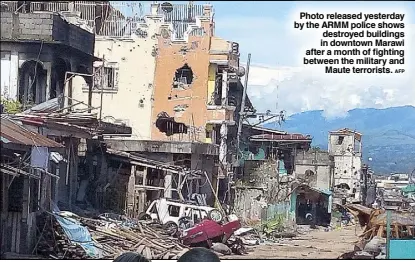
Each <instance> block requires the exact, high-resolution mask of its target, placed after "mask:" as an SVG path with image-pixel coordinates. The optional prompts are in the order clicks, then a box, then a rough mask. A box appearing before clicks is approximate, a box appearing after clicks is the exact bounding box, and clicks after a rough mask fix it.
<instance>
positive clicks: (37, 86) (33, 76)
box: [18, 60, 46, 109]
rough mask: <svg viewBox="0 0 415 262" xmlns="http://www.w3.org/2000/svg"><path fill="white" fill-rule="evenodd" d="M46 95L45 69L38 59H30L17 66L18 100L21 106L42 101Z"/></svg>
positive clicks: (28, 105)
mask: <svg viewBox="0 0 415 262" xmlns="http://www.w3.org/2000/svg"><path fill="white" fill-rule="evenodd" d="M45 96H46V70H44V68H43V67H42V65H41V63H40V62H38V61H34V60H30V61H26V62H24V63H23V65H22V66H21V67H20V68H19V95H18V97H19V102H20V103H22V105H23V107H24V108H25V109H26V108H29V107H30V106H32V105H35V104H39V103H41V102H43V101H44V98H45Z"/></svg>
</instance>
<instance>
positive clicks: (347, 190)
mask: <svg viewBox="0 0 415 262" xmlns="http://www.w3.org/2000/svg"><path fill="white" fill-rule="evenodd" d="M328 148H329V154H330V155H331V156H332V157H333V158H334V183H335V184H334V187H335V196H334V197H335V198H340V199H347V201H349V200H350V201H352V202H360V200H361V182H363V177H362V134H360V133H358V132H356V131H352V130H350V129H347V128H344V129H340V130H337V131H331V132H330V134H329V144H328ZM336 192H337V193H336Z"/></svg>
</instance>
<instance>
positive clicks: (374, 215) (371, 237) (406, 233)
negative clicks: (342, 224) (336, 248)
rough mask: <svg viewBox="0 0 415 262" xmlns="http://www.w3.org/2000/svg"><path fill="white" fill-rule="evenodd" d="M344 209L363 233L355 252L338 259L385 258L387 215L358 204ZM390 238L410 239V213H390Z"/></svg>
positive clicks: (414, 226)
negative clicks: (360, 227) (356, 221)
mask: <svg viewBox="0 0 415 262" xmlns="http://www.w3.org/2000/svg"><path fill="white" fill-rule="evenodd" d="M346 208H347V209H348V210H349V211H350V213H352V214H353V215H354V216H355V217H356V219H358V220H359V222H360V225H361V226H363V233H362V234H360V236H359V237H360V240H359V242H358V243H357V244H356V245H355V250H354V251H352V252H347V253H345V254H343V255H342V256H340V257H339V259H384V258H385V257H386V235H387V233H386V229H387V215H386V211H385V210H383V209H372V208H368V207H365V206H362V205H359V204H351V205H348V206H346ZM390 225H391V237H393V238H394V239H410V238H413V237H414V235H415V232H414V230H415V216H414V214H413V213H410V212H397V211H392V212H391V218H390Z"/></svg>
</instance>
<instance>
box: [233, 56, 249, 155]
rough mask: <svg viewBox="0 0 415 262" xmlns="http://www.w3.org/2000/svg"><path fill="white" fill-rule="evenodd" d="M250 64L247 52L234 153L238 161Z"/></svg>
mask: <svg viewBox="0 0 415 262" xmlns="http://www.w3.org/2000/svg"><path fill="white" fill-rule="evenodd" d="M250 64H251V54H248V61H247V62H246V73H245V84H244V89H243V94H242V103H241V109H240V111H239V121H238V122H239V123H238V135H237V143H236V146H237V153H236V159H237V160H238V161H239V146H240V142H241V133H242V124H243V120H244V111H245V100H246V90H247V88H248V76H249V65H250Z"/></svg>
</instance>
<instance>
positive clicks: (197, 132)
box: [151, 14, 213, 142]
mask: <svg viewBox="0 0 415 262" xmlns="http://www.w3.org/2000/svg"><path fill="white" fill-rule="evenodd" d="M204 15H205V16H206V17H209V14H204ZM212 26H213V23H212V21H211V20H210V19H206V20H204V21H202V22H201V27H202V28H203V31H204V32H203V35H202V36H201V35H192V34H191V35H190V36H189V38H188V40H187V41H180V42H178V41H171V40H170V39H166V38H163V36H161V37H160V39H159V44H158V54H157V61H156V73H155V78H154V96H153V97H154V101H153V109H152V123H151V124H152V134H151V135H152V136H151V138H152V139H153V140H173V141H198V142H206V123H207V117H208V116H207V115H208V113H207V102H208V79H209V77H208V76H209V64H210V63H209V48H210V41H211V35H212V30H211V28H212ZM200 29H201V28H199V29H195V30H200ZM162 35H163V34H162ZM169 117H170V118H171V117H173V118H174V122H176V123H173V121H170V122H169V121H160V120H162V119H164V120H166V119H168V118H169ZM158 120H159V122H158ZM160 129H161V130H160ZM168 129H170V131H171V130H174V132H173V133H174V134H171V133H170V134H168V133H169V131H166V130H168ZM185 129H187V132H186V131H185Z"/></svg>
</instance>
